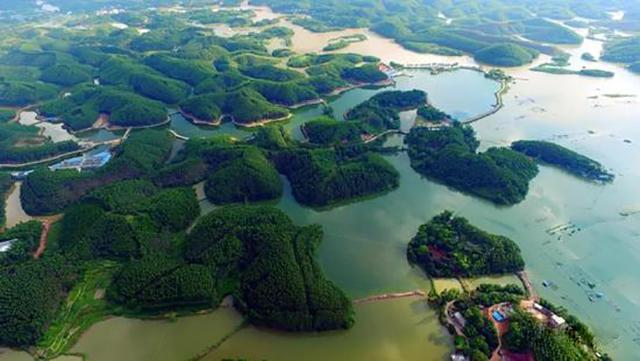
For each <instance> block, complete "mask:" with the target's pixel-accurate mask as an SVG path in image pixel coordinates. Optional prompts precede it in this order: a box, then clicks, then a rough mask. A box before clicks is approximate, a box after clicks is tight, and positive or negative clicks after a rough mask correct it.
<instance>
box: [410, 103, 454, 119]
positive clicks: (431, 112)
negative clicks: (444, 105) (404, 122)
mask: <svg viewBox="0 0 640 361" xmlns="http://www.w3.org/2000/svg"><path fill="white" fill-rule="evenodd" d="M418 116H419V117H420V118H421V119H422V120H425V121H427V122H436V123H438V122H442V121H444V120H447V119H451V116H450V115H449V114H447V113H445V112H443V111H441V110H440V109H438V108H436V107H434V106H433V105H423V106H421V107H420V108H418Z"/></svg>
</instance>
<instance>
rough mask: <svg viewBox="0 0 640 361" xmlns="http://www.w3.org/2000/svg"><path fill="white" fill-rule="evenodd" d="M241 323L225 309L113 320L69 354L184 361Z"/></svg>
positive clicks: (102, 360)
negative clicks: (171, 317) (158, 318)
mask: <svg viewBox="0 0 640 361" xmlns="http://www.w3.org/2000/svg"><path fill="white" fill-rule="evenodd" d="M242 322H243V321H242V316H241V315H240V314H238V313H237V312H235V311H233V310H232V309H228V308H222V309H219V310H216V311H215V312H212V313H209V314H206V315H201V316H193V317H182V318H178V319H177V320H175V321H170V320H162V321H142V320H135V319H129V318H122V317H116V318H112V319H109V320H107V321H103V322H100V323H98V324H96V325H95V326H93V327H91V328H90V329H89V331H87V333H85V334H84V335H83V336H82V337H81V338H80V340H79V341H78V343H77V344H76V345H75V346H74V347H73V349H72V350H71V352H81V353H88V354H89V359H90V360H92V361H112V360H118V361H140V360H154V361H176V360H187V359H189V358H190V357H192V356H194V355H195V354H197V353H199V352H201V351H204V350H205V349H206V348H207V347H209V346H211V345H214V344H216V343H217V342H218V341H219V340H220V339H222V338H223V337H225V336H226V335H227V334H229V333H231V332H232V331H233V330H234V329H236V328H237V327H238V326H239V325H240V324H241V323H242Z"/></svg>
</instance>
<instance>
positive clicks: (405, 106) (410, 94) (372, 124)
mask: <svg viewBox="0 0 640 361" xmlns="http://www.w3.org/2000/svg"><path fill="white" fill-rule="evenodd" d="M426 102H427V94H426V93H425V92H423V91H421V90H410V91H385V92H382V93H378V94H376V95H374V96H373V97H371V98H370V99H369V100H367V101H365V102H363V103H361V104H359V105H357V106H356V107H354V108H352V109H350V110H349V111H348V112H347V113H346V115H345V118H346V119H347V120H349V121H358V122H361V123H363V124H364V125H366V126H367V127H368V129H369V130H370V131H371V132H374V131H383V130H387V129H398V128H400V116H399V114H398V113H399V112H400V111H404V110H410V109H415V108H418V107H420V106H422V105H424V104H425V103H426Z"/></svg>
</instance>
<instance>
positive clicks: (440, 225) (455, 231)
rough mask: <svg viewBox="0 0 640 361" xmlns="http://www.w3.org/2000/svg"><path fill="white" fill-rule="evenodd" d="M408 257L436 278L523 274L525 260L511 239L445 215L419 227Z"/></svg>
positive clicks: (451, 215) (440, 215)
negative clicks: (521, 272) (519, 272)
mask: <svg viewBox="0 0 640 361" xmlns="http://www.w3.org/2000/svg"><path fill="white" fill-rule="evenodd" d="M407 258H408V259H409V262H410V263H412V264H416V265H418V266H420V267H421V268H423V269H424V270H425V271H426V272H427V273H428V274H429V275H431V276H433V277H473V276H481V275H493V274H504V273H511V272H516V271H520V270H522V269H523V268H524V261H523V259H522V256H521V255H520V249H519V248H518V246H517V245H516V244H515V243H514V242H513V241H512V240H510V239H508V238H506V237H503V236H498V235H494V234H490V233H487V232H485V231H482V230H480V229H478V228H476V227H474V226H473V225H471V224H470V223H469V222H468V221H467V220H466V219H465V218H462V217H454V215H453V214H452V213H451V212H448V211H446V212H443V213H441V214H439V215H437V216H436V217H434V218H433V219H432V220H431V221H429V222H427V223H425V224H423V225H422V226H420V229H419V230H418V233H417V234H416V235H415V236H414V237H413V239H412V240H411V242H409V247H408V248H407Z"/></svg>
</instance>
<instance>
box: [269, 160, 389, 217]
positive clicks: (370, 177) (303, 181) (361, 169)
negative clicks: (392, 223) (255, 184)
mask: <svg viewBox="0 0 640 361" xmlns="http://www.w3.org/2000/svg"><path fill="white" fill-rule="evenodd" d="M274 157H275V163H276V165H277V167H278V171H279V172H280V173H283V174H285V175H286V176H287V178H288V179H289V182H291V187H292V188H293V195H294V196H295V198H296V200H297V201H298V202H300V203H302V204H304V205H308V206H314V207H325V206H330V205H332V204H335V203H338V202H344V201H348V200H353V199H356V198H360V197H365V196H371V195H374V194H378V193H382V192H386V191H389V190H392V189H394V188H396V187H397V186H398V184H399V174H398V172H397V171H396V170H395V169H394V168H393V167H392V166H391V164H389V163H388V162H387V161H386V160H384V158H382V157H380V156H378V155H375V154H371V153H366V152H365V153H361V154H356V155H355V156H343V155H341V154H338V153H337V152H336V151H334V150H330V149H317V150H311V149H288V150H284V151H281V152H279V153H277V154H276V155H275V156H274Z"/></svg>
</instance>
